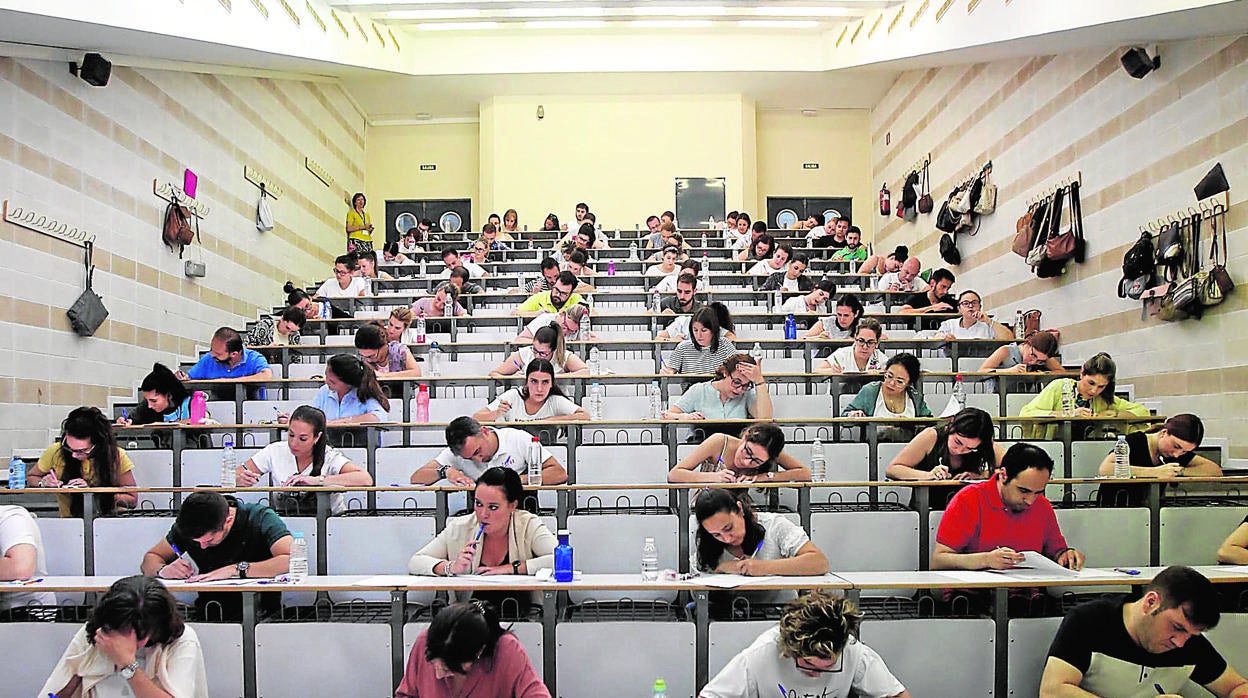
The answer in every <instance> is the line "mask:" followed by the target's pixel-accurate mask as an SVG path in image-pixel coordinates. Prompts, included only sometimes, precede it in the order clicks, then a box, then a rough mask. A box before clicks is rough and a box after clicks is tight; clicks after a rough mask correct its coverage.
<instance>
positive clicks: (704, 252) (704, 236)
mask: <svg viewBox="0 0 1248 698" xmlns="http://www.w3.org/2000/svg"><path fill="white" fill-rule="evenodd" d="M702 254H703V256H705V255H706V231H705V230H703V231H702Z"/></svg>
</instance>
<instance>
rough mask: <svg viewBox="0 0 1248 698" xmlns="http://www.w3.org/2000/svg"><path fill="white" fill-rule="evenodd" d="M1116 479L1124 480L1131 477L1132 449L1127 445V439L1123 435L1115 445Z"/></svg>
mask: <svg viewBox="0 0 1248 698" xmlns="http://www.w3.org/2000/svg"><path fill="white" fill-rule="evenodd" d="M1114 477H1115V478H1119V479H1123V480H1125V479H1127V478H1129V477H1131V447H1130V446H1129V445H1127V437H1126V436H1125V435H1122V434H1120V435H1119V436H1118V441H1116V442H1115V443H1114Z"/></svg>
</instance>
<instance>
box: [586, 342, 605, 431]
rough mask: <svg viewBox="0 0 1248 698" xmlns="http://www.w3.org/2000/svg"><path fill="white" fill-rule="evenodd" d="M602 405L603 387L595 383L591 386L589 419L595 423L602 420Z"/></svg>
mask: <svg viewBox="0 0 1248 698" xmlns="http://www.w3.org/2000/svg"><path fill="white" fill-rule="evenodd" d="M595 351H597V348H595ZM602 403H603V390H602V386H601V385H599V384H598V382H597V381H594V384H593V385H591V386H589V418H590V419H593V420H595V421H601V420H602Z"/></svg>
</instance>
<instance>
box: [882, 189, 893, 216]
mask: <svg viewBox="0 0 1248 698" xmlns="http://www.w3.org/2000/svg"><path fill="white" fill-rule="evenodd" d="M892 208H893V199H892V194H891V193H890V192H889V191H888V182H885V183H884V185H883V186H881V187H880V215H881V216H887V215H888V214H890V213H892Z"/></svg>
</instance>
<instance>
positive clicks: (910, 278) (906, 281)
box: [875, 257, 927, 293]
mask: <svg viewBox="0 0 1248 698" xmlns="http://www.w3.org/2000/svg"><path fill="white" fill-rule="evenodd" d="M922 268H923V265H922V263H920V262H919V258H918V257H910V258H909V259H907V260H906V261H904V262H902V264H901V268H900V269H898V270H897V271H894V272H889V273H887V274H884V275H883V276H881V277H880V280H879V281H878V282H877V283H876V285H875V288H876V290H877V291H909V292H911V293H922V292H924V291H926V290H927V282H926V281H924V280H923V278H922V277H920V276H919V270H920V269H922Z"/></svg>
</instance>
